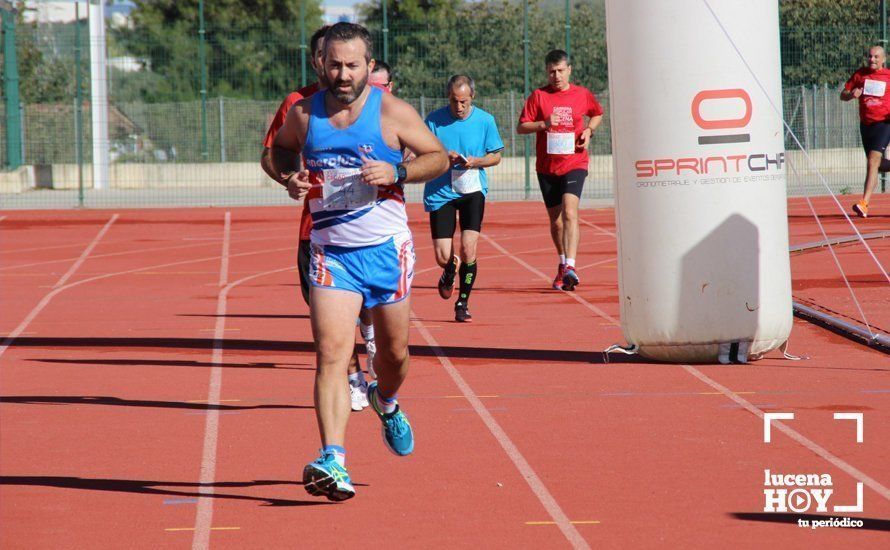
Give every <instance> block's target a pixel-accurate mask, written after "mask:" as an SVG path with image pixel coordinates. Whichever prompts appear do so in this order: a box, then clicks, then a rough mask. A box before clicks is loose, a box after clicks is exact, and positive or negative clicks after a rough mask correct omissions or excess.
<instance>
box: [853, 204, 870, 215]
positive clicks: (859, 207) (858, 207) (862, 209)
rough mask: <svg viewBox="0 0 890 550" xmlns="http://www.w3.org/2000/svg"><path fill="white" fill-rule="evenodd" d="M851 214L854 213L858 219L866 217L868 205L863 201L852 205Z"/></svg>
mask: <svg viewBox="0 0 890 550" xmlns="http://www.w3.org/2000/svg"><path fill="white" fill-rule="evenodd" d="M853 212H856V215H857V216H859V217H860V218H867V217H868V203H867V202H865V201H859V202H857V203H856V204H854V205H853Z"/></svg>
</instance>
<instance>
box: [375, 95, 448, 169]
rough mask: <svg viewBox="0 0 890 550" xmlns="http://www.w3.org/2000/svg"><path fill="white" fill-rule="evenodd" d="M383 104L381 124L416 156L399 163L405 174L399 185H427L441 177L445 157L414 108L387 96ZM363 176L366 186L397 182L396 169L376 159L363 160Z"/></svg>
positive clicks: (440, 144)
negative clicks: (390, 129)
mask: <svg viewBox="0 0 890 550" xmlns="http://www.w3.org/2000/svg"><path fill="white" fill-rule="evenodd" d="M383 101H384V103H383V110H382V115H383V116H382V117H381V124H382V125H385V126H386V127H387V128H393V129H394V131H395V135H396V137H397V138H398V140H399V144H400V145H401V147H403V148H408V149H410V150H411V151H413V152H414V153H415V154H416V155H417V157H415V158H414V159H412V160H410V161H407V162H403V163H402V166H404V167H405V171H406V173H407V177H406V178H405V179H404V180H403V181H402V183H422V182H427V181H429V180H432V179H435V178H437V177H438V176H441V175H442V174H444V173H445V172H446V171H447V170H448V167H449V162H448V154H447V153H446V152H445V148H444V147H442V143H441V142H440V141H439V140H438V139H437V138H436V136H435V135H433V133H432V132H430V130H429V128H427V127H426V124H424V122H423V120H422V119H421V118H420V115H418V114H417V111H415V110H414V107H412V106H411V105H409V104H408V103H406V102H404V101H402V100H401V99H398V98H396V97H393V96H389V95H387V96H384V99H383ZM362 176H363V178H364V180H365V183H367V184H369V185H389V184H391V183H394V182H395V181H396V179H397V175H396V169H395V166H393V165H391V164H388V163H386V162H383V161H377V160H366V161H365V164H364V165H363V166H362Z"/></svg>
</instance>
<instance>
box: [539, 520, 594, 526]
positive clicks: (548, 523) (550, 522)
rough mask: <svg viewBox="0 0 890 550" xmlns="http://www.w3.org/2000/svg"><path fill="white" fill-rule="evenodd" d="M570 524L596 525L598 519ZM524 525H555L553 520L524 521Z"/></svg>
mask: <svg viewBox="0 0 890 550" xmlns="http://www.w3.org/2000/svg"><path fill="white" fill-rule="evenodd" d="M569 523H571V524H572V525H597V524H599V521H596V520H588V521H570V522H569ZM525 524H526V525H556V522H555V521H526V522H525Z"/></svg>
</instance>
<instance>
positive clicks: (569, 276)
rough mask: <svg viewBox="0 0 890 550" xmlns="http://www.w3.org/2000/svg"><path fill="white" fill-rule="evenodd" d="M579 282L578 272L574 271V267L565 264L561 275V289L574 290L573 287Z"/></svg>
mask: <svg viewBox="0 0 890 550" xmlns="http://www.w3.org/2000/svg"><path fill="white" fill-rule="evenodd" d="M580 284H581V279H579V278H578V274H577V273H575V268H574V267H572V266H570V265H567V266H566V268H565V272H564V273H563V276H562V289H563V290H567V291H568V290H575V287H576V286H578V285H580Z"/></svg>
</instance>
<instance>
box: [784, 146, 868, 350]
mask: <svg viewBox="0 0 890 550" xmlns="http://www.w3.org/2000/svg"><path fill="white" fill-rule="evenodd" d="M788 166H790V167H791V171H792V172H794V176H795V177H796V178H800V174H798V173H797V168H795V167H794V163H793V162H791V161H790V160H789V161H788ZM805 198H806V200H807V204H808V205H809V207H810V211H811V212H812V213H813V217H814V218H815V219H816V225H818V226H819V231H821V232H822V237H824V238H825V244H826V245H827V246H828V251H829V252H831V257H832V258H833V259H834V265H836V266H837V269H838V271H840V272H841V277H842V278H843V279H844V284H845V285H847V290H849V291H850V296H851V297H852V298H853V303H854V304H856V309H857V310H858V311H859V315H861V316H862V322H863V323H865V329H866V330H867V331H868V333H869V334H871V336H872V338H874V337H875V333H874V331H872V330H871V325H869V323H868V318H867V317H866V316H865V311H864V310H863V309H862V304H860V303H859V299H858V298H856V292H855V291H853V286H852V285H850V281H849V280H848V279H847V274H846V273H844V268H843V267H842V266H841V261H840V259H839V258H838V257H837V254H836V253H835V251H834V247H833V246H832V245H831V241H830V239H829V238H828V235H827V234H826V233H825V227H824V226H823V225H822V220H820V219H819V216H818V215H817V214H816V209H815V207H813V202H812V201H811V200H810V197H805ZM860 238H862V237H861V236H860Z"/></svg>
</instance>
